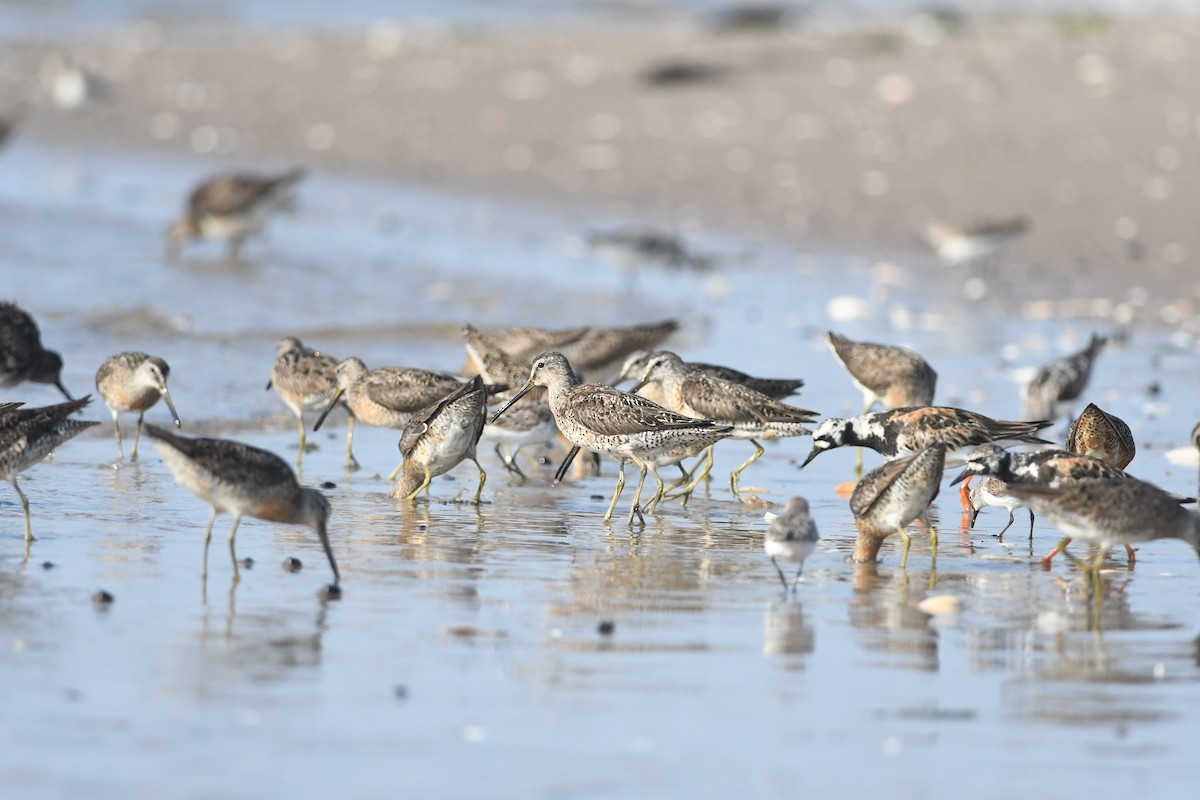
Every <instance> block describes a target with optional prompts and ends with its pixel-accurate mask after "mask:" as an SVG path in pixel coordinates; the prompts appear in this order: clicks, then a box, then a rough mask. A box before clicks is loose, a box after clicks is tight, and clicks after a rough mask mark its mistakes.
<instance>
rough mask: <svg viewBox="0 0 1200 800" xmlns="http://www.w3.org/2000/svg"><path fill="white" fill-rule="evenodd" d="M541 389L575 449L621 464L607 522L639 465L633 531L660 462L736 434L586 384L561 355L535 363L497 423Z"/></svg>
mask: <svg viewBox="0 0 1200 800" xmlns="http://www.w3.org/2000/svg"><path fill="white" fill-rule="evenodd" d="M537 386H544V387H546V389H547V394H548V399H549V402H550V409H551V411H553V413H554V422H555V424H556V425H558V429H559V430H560V431H561V432H562V434H563V436H565V437H566V439H567V440H568V441H570V442H571V444H573V445H576V446H578V447H581V448H583V449H587V450H592V451H594V452H597V453H607V454H609V455H612V456H613V457H614V458H616V459H617V462H618V464H620V472H619V473H618V476H617V485H616V488H615V490H614V491H613V496H612V500H611V501H610V502H609V504H608V510H607V511H606V512H605V514H604V520H605V521H606V522H607V521H608V520H610V519H611V518H612V513H613V509H614V508H615V507H616V505H617V499H618V498H619V497H620V496H621V491H622V490H623V489H624V488H625V462H626V461H632V462H634V463H635V464H637V465H638V467H639V468H640V470H641V474H640V477H639V479H638V487H637V491H636V492H635V496H634V499H633V504H632V505H631V506H630V509H629V520H628V522H629V524H630V525H632V524H633V518H634V515H635V514H638V513H640V508H639V507H638V501H639V500H640V498H641V489H642V485H643V483H644V482H645V480H646V474H647V472H648V471H649V470H650V469H651V468H652V467H653V461H654V459H656V458H658V457H659V456H661V455H663V454H665V453H669V452H673V451H676V450H679V449H680V448H684V447H692V446H695V447H706V446H708V445H710V444H712V443H714V442H716V441H718V440H719V439H721V438H722V437H723V436H726V435H727V434H729V433H730V431H731V428H729V427H725V426H720V425H716V424H714V423H713V422H712V421H711V420H701V419H693V418H691V417H687V416H684V415H682V414H676V413H674V412H671V411H668V410H667V409H665V408H663V407H662V406H659V405H657V404H655V403H652V402H650V401H649V400H647V399H646V398H644V397H640V396H638V395H636V394H630V393H629V392H622V391H620V390H619V389H614V388H612V387H611V386H605V385H603V384H584V383H581V382H580V380H579V376H578V374H576V372H575V370H574V369H572V367H571V364H570V362H569V361H568V360H567V359H566V357H565V356H564V355H563V354H562V353H557V352H549V353H542V354H541V355H539V356H537V357H536V358H534V359H533V364H532V366H531V368H530V373H529V379H528V380H527V381H526V382H525V385H524V386H522V387H521V388H520V389H519V390H518V391H517V392H516V394H514V395H513V396H512V398H511V399H510V400H509V401H508V402H507V403H505V404H504V405H503V406H501V407H500V410H499V411H497V412H496V413H495V414H493V415H492V421H493V422H494V421H495V420H496V419H497V418H498V417H500V416H502V415H503V414H504V412H505V411H506V410H507V409H508V408H510V407H511V406H512V405H513V404H515V403H516V402H517V401H518V400H520V398H521V397H523V396H524V395H525V394H526V393H527V392H529V391H531V390H532V389H533V388H534V387H537ZM655 477H656V478H657V473H656V475H655ZM659 482H661V479H660V480H659Z"/></svg>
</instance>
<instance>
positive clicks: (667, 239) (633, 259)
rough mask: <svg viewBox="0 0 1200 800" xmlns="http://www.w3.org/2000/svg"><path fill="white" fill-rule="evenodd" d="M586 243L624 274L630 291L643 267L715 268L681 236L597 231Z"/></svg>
mask: <svg viewBox="0 0 1200 800" xmlns="http://www.w3.org/2000/svg"><path fill="white" fill-rule="evenodd" d="M587 242H588V244H589V245H591V247H592V249H593V250H595V251H596V253H597V254H599V255H600V256H602V257H603V258H605V259H606V260H608V261H610V262H612V263H613V264H614V265H616V266H617V267H618V268H619V269H620V270H621V272H622V273H623V274H624V275H625V276H626V283H627V286H628V288H629V289H630V290H632V289H633V282H634V280H635V279H636V277H637V272H638V270H640V269H641V268H643V267H663V268H666V269H671V270H676V271H684V270H690V271H693V272H702V271H704V270H707V269H709V268H711V267H712V259H711V258H709V257H707V256H702V255H699V254H697V253H693V252H691V251H690V250H689V249H688V247H687V245H686V244H684V241H683V239H682V238H680V237H679V236H675V235H673V234H669V233H663V232H661V231H656V230H652V229H648V228H628V229H617V230H610V231H595V232H593V233H589V234H588V235H587Z"/></svg>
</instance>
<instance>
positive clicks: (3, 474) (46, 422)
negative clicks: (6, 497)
mask: <svg viewBox="0 0 1200 800" xmlns="http://www.w3.org/2000/svg"><path fill="white" fill-rule="evenodd" d="M90 402H92V397H91V395H88V396H87V397H81V398H80V399H78V400H69V401H67V402H66V403H59V404H57V405H52V406H42V407H40V408H21V406H22V405H23V404H22V403H0V480H6V481H9V482H11V483H12V485H13V488H14V489H16V490H17V497H19V498H21V509H22V510H23V511H24V512H25V542H26V544H28V543H29V542H31V541H33V526H32V524H31V523H30V520H29V498H28V497H26V496H25V493H24V492H22V491H21V487H20V486H19V485H17V476H18V475H20V474H21V473H22V472H24V471H25V470H26V469H28V468H29V467H31V466H33V465H34V464H36V463H38V462H39V461H41V460H42V459H43V458H45V457H46V456H48V455H49V454H50V453H51V452H52V451H53V450H54V448H56V447H58V446H59V445H60V444H62V443H63V442H65V441H67V440H68V439H71V438H73V437H75V436H77V435H79V434H80V433H82V432H83V431H85V430H87V429H88V428H90V427H92V426H93V425H99V424H100V423H99V422H92V421H87V420H78V419H70V416H71V415H72V414H74V413H75V412H76V411H79V410H80V409H82V408H83V407H84V406H86V405H87V404H88V403H90ZM26 552H27V553H28V550H26Z"/></svg>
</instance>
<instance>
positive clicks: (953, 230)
mask: <svg viewBox="0 0 1200 800" xmlns="http://www.w3.org/2000/svg"><path fill="white" fill-rule="evenodd" d="M1028 230H1029V220H1028V219H1026V218H1025V217H1013V218H1012V219H1007V220H999V221H982V222H977V223H973V224H970V225H964V226H957V225H951V224H949V223H947V222H943V221H941V220H932V221H930V222H929V223H927V224H926V225H925V229H924V230H923V231H922V238H923V239H924V240H925V243H926V244H928V245H929V246H930V247H931V248H933V251H934V252H936V253H937V255H938V258H939V259H941V261H942V263H943V264H945V265H946V266H948V267H956V266H958V265H960V264H966V263H969V262H972V261H976V260H980V259H984V258H987V257H988V256H991V255H994V254H995V253H998V252H1000V251H1001V250H1003V249H1004V248H1005V247H1008V245H1010V244H1011V243H1012V242H1014V241H1016V240H1017V239H1018V238H1020V237H1021V236H1022V235H1024V234H1025V232H1026V231H1028Z"/></svg>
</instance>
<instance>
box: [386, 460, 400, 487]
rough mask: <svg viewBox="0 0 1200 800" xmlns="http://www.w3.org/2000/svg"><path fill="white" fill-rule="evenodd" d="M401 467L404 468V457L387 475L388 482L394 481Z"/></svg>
mask: <svg viewBox="0 0 1200 800" xmlns="http://www.w3.org/2000/svg"><path fill="white" fill-rule="evenodd" d="M402 469H404V459H400V463H399V464H397V465H396V468H395V469H394V470H392V474H391V475H388V483H395V482H396V476H397V475H399V474H400V470H402Z"/></svg>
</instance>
